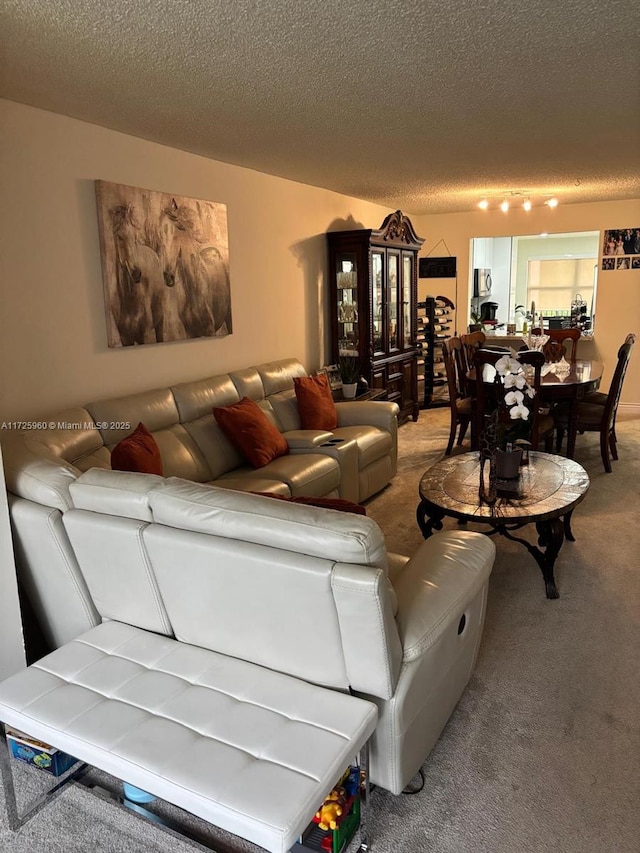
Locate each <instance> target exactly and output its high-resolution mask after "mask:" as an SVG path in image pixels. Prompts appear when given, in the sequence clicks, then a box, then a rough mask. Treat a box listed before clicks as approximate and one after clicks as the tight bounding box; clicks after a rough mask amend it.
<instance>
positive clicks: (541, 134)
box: [0, 0, 640, 213]
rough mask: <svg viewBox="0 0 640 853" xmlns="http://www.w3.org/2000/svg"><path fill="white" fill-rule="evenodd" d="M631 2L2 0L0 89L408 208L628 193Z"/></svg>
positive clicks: (633, 152)
mask: <svg viewBox="0 0 640 853" xmlns="http://www.w3.org/2000/svg"><path fill="white" fill-rule="evenodd" d="M639 9H640V6H639V5H638V3H637V0H608V3H607V4H606V8H605V7H603V6H602V4H601V3H600V2H598V0H565V2H563V3H558V2H556V0H536V2H535V3H534V4H532V3H531V2H530V0H513V2H510V3H505V2H504V0H484V2H482V3H474V2H473V0H451V2H449V3H439V2H438V3H436V2H434V0H407V2H403V3H392V2H388V0H350V2H345V0H304V2H299V0H298V2H294V0H269V2H256V0H235V2H232V3H223V2H220V0H5V2H4V3H3V4H2V9H1V11H0V96H2V97H5V98H8V99H10V100H14V101H19V102H22V103H25V104H30V105H32V106H36V107H41V108H43V109H47V110H52V111H54V112H59V113H63V114H65V115H69V116H73V117H74V118H78V119H82V120H85V121H88V122H93V123H95V124H98V125H103V126H105V127H109V128H112V129H115V130H119V131H122V132H124V133H127V134H131V135H133V136H139V137H142V138H145V139H149V140H152V141H155V142H159V143H162V144H165V145H168V146H171V147H174V148H178V149H184V150H186V151H190V152H193V153H196V154H201V155H204V156H206V157H211V158H213V159H216V160H221V161H223V162H228V163H233V164H236V165H241V166H246V167H249V168H252V169H256V170H259V171H262V172H267V173H269V174H273V175H278V176H281V177H285V178H290V179H292V180H294V181H299V182H302V183H306V184H312V185H315V186H320V187H326V188H328V189H332V190H336V191H337V192H340V193H344V194H346V195H349V196H354V197H357V198H363V199H366V200H369V201H373V202H377V203H379V204H382V205H385V206H389V207H393V208H402V209H403V210H405V211H407V212H412V213H437V212H447V211H464V210H471V209H472V208H474V207H475V204H476V203H477V201H478V200H479V197H480V196H481V195H482V194H483V193H485V194H488V195H490V196H491V195H499V194H502V193H505V192H509V191H512V190H516V191H523V192H526V193H530V194H531V195H532V196H533V197H534V204H535V203H536V199H535V197H536V196H538V199H537V203H538V204H540V203H541V201H542V199H541V198H540V197H541V196H544V195H547V196H548V195H551V194H554V193H555V194H558V195H559V196H560V198H561V200H562V202H563V203H567V202H589V201H601V200H615V199H623V198H637V197H639V196H640V61H639V59H638V57H639V55H640V54H639V47H638V46H639V45H640V12H639Z"/></svg>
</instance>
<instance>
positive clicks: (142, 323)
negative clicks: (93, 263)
mask: <svg viewBox="0 0 640 853" xmlns="http://www.w3.org/2000/svg"><path fill="white" fill-rule="evenodd" d="M109 213H110V215H111V223H112V232H113V241H114V245H115V267H116V291H115V293H114V294H113V299H112V305H111V309H112V313H113V318H114V321H115V324H116V327H117V329H118V333H119V335H120V340H121V341H122V345H123V346H131V345H132V344H147V343H152V342H153V341H154V340H158V339H160V340H162V296H163V290H164V289H165V283H164V277H163V275H162V267H161V266H160V259H159V257H158V255H157V254H156V252H154V251H153V249H151V248H150V247H149V246H145V245H144V244H142V243H140V242H138V225H137V223H136V220H135V216H134V211H133V208H132V206H131V205H130V204H119V205H117V206H116V207H114V208H112V209H111V210H110V211H109ZM158 336H159V337H158Z"/></svg>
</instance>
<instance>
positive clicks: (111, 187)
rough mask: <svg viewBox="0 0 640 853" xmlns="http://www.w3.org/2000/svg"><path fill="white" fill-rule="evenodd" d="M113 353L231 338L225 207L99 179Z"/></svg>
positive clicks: (97, 189)
mask: <svg viewBox="0 0 640 853" xmlns="http://www.w3.org/2000/svg"><path fill="white" fill-rule="evenodd" d="M96 200H97V204H98V226H99V234H100V254H101V260H102V280H103V287H104V300H105V315H106V321H107V343H108V345H109V346H110V347H129V346H135V345H136V344H154V343H164V342H166V341H180V340H187V339H189V338H202V337H221V336H224V335H229V334H231V331H232V325H231V285H230V281H229V237H228V232H227V208H226V205H224V204H220V203H218V202H212V201H204V200H200V199H193V198H186V197H184V196H176V195H171V194H170V193H163V192H155V191H153V190H143V189H139V188H137V187H129V186H125V185H124V184H114V183H110V182H108V181H96Z"/></svg>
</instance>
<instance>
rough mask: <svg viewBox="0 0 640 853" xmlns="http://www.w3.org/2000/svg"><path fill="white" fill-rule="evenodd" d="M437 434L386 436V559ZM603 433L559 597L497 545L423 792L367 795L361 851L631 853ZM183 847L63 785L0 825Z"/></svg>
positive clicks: (626, 491)
mask: <svg viewBox="0 0 640 853" xmlns="http://www.w3.org/2000/svg"><path fill="white" fill-rule="evenodd" d="M447 434H448V411H447V410H445V409H435V410H430V411H424V412H422V413H421V415H420V419H419V421H418V423H417V424H414V423H409V424H406V425H404V426H403V427H401V429H400V440H399V445H400V457H399V469H400V470H399V473H398V476H397V477H396V478H395V480H394V481H393V483H391V484H390V485H389V486H388V487H387V488H386V489H385V490H384V491H383V492H382V493H381V494H380V495H378V496H376V497H375V498H373V499H371V500H370V501H369V502H368V505H367V511H368V514H369V515H370V516H371V517H372V518H374V519H375V520H376V521H377V522H378V523H379V524H380V525H381V527H382V529H383V530H384V532H385V536H386V539H387V545H388V548H389V549H390V550H393V551H398V552H400V553H411V552H412V551H413V550H415V548H416V547H417V546H418V544H419V543H420V542H421V536H420V532H419V530H418V528H417V525H416V522H415V507H416V504H417V489H418V482H419V479H420V476H421V474H422V473H423V471H424V470H425V468H427V467H428V466H429V465H430V464H432V463H433V462H435V461H437V460H438V459H439V458H441V456H442V451H443V448H444V446H445V444H446V437H447ZM618 438H619V452H620V461H618V462H614V463H613V465H614V473H613V474H605V473H604V470H603V467H602V463H601V461H600V452H599V446H598V437H597V436H595V435H585V436H579V437H578V449H577V454H576V458H577V460H578V461H579V462H580V463H581V464H582V465H584V466H585V468H586V469H587V471H588V472H589V475H590V477H591V488H590V491H589V493H588V495H587V497H586V498H585V500H584V502H583V503H582V504H581V505H580V506H579V507H578V508H577V509H576V511H575V513H574V517H573V524H572V526H573V532H574V534H575V536H576V540H577V541H576V542H574V543H571V542H567V543H565V545H564V546H563V549H562V551H561V553H560V556H559V558H558V561H557V563H556V582H557V585H558V589H559V591H560V599H559V600H557V601H548V600H547V599H546V598H545V596H544V586H543V582H542V577H541V574H540V571H539V569H538V567H537V565H536V564H535V562H534V561H533V559H532V558H531V557H530V556H529V554H528V553H527V552H526V550H525V549H524V548H523V547H522V546H519V545H517V544H516V543H513V542H509V541H508V540H506V539H502V538H501V539H498V540H497V541H496V545H497V549H498V557H497V560H496V564H495V568H494V571H493V574H492V576H491V581H490V590H489V602H488V610H487V620H486V626H485V632H484V637H483V642H482V646H481V650H480V655H479V659H478V664H477V667H476V670H475V673H474V675H473V677H472V679H471V682H470V684H469V687H468V689H467V690H466V692H465V694H464V696H463V697H462V699H461V701H460V703H459V704H458V707H457V708H456V710H455V712H454V714H453V716H452V718H451V720H450V721H449V723H448V725H447V727H446V729H445V731H444V733H443V735H442V737H441V738H440V741H439V742H438V744H437V746H436V747H435V749H434V751H433V752H432V754H431V755H430V756H429V759H428V760H427V761H426V763H425V765H424V768H423V769H424V773H425V786H424V789H423V790H422V792H421V793H419V794H416V795H414V796H407V795H404V796H400V797H393V796H391V795H389V794H387V793H385V792H384V791H381V790H376V791H374V793H373V796H372V812H373V814H372V830H373V834H374V839H373V848H372V850H373V853H397V851H402V853H404V851H406V853H422V851H430V853H467V851H469V852H470V853H471V851H473V853H519V851H523V853H543V852H544V853H546V851H560V853H636V851H637V850H638V838H640V810H639V809H638V803H639V801H640V733H639V732H640V725H639V720H640V666H639V661H640V655H639V640H640V595H639V590H640V575H639V570H638V565H639V563H640V524H639V521H640V514H639V510H638V506H639V501H638V496H639V495H638V493H639V491H640V421H639V420H637V419H635V420H631V419H628V420H625V419H624V418H622V417H619V428H618ZM445 526H446V527H451V528H453V527H455V522H453V521H445ZM470 529H473V528H472V527H471V526H470ZM532 541H533V540H532ZM96 778H97V779H99V780H100V781H101V782H102V783H103V784H105V785H107V786H110V785H112V784H113V781H112V780H111V779H110V778H109V777H105V776H102V774H97V775H96ZM283 795H286V794H285V792H283ZM0 798H1V794H0ZM170 811H171V810H170ZM193 825H194V826H196V825H199V826H201V824H200V822H197V821H193ZM210 837H212V838H216V839H218V841H219V846H220V849H221V851H223V853H255V851H257V849H258V848H256V847H254V846H253V845H250V844H247V843H245V842H241V841H238V840H237V839H233V838H231V837H230V836H228V835H226V834H224V833H220V832H217V831H215V830H210ZM192 849H193V848H192V847H191V846H189V845H187V844H186V843H184V842H182V841H177V840H174V839H172V838H169V837H167V836H166V835H164V834H162V833H161V831H160V830H158V829H156V828H155V827H153V826H149V825H148V824H144V823H142V822H140V821H139V820H138V819H137V818H136V817H135V816H133V815H129V814H127V813H123V812H121V811H120V810H115V809H114V808H113V807H112V806H111V805H109V804H107V803H102V802H101V801H99V800H96V799H95V798H94V797H91V796H90V795H89V794H88V793H87V792H86V791H84V790H82V789H81V788H79V787H77V786H73V787H72V788H70V789H69V790H66V791H65V792H64V793H63V794H62V795H61V796H60V797H59V798H58V799H57V800H56V801H55V802H54V803H52V804H51V805H50V806H49V807H48V808H47V809H45V810H44V811H43V812H41V813H40V814H39V815H38V816H36V817H35V818H34V819H33V820H32V821H31V822H30V824H28V825H27V826H26V827H25V828H23V829H22V830H21V831H20V832H19V833H18V834H12V833H10V832H9V831H8V829H7V828H6V824H5V823H4V819H3V817H0V851H2V853H5V851H6V853H58V851H60V853H62V851H64V853H71V851H74V852H75V851H87V850H93V851H96V853H98V851H99V853H122V852H123V851H136V852H137V851H140V853H142V851H145V853H146V851H152V853H169V851H171V853H186V851H188V850H192Z"/></svg>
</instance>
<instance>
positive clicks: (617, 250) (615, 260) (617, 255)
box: [602, 227, 640, 270]
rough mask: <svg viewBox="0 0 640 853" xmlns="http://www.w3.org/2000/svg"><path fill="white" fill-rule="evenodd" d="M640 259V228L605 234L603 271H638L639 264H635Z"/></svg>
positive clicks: (614, 230)
mask: <svg viewBox="0 0 640 853" xmlns="http://www.w3.org/2000/svg"><path fill="white" fill-rule="evenodd" d="M634 256H635V257H634ZM638 258H640V227H639V228H616V229H610V230H609V231H605V232H604V238H603V241H602V269H603V270H613V269H615V270H628V269H638V264H636V263H634V261H637V260H638Z"/></svg>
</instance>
